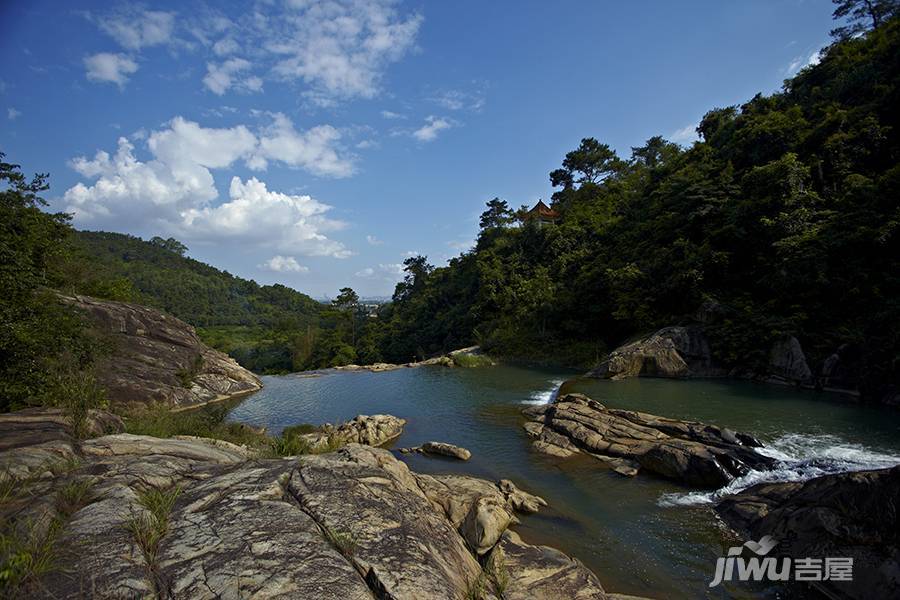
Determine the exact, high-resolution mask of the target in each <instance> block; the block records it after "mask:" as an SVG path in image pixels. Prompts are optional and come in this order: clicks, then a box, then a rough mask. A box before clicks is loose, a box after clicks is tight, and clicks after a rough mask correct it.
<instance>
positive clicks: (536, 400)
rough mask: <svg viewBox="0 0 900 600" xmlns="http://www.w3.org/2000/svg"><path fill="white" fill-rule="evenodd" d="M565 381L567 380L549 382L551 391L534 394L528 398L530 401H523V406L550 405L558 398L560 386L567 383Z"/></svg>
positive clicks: (539, 391)
mask: <svg viewBox="0 0 900 600" xmlns="http://www.w3.org/2000/svg"><path fill="white" fill-rule="evenodd" d="M565 381H566V380H565V379H553V380H551V381H548V382H547V384H548V385H549V386H550V387H549V389H544V390H538V391H536V392H532V393H531V396H529V397H528V400H522V404H550V403H551V402H553V399H554V398H556V393H557V392H558V391H559V386H561V385H562V384H563V383H565Z"/></svg>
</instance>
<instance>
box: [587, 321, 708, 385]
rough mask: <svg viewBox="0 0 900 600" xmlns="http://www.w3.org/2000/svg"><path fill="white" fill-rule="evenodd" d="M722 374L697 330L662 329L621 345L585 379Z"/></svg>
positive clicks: (703, 337)
mask: <svg viewBox="0 0 900 600" xmlns="http://www.w3.org/2000/svg"><path fill="white" fill-rule="evenodd" d="M722 375H725V371H724V370H723V369H721V368H719V367H717V366H716V365H715V362H714V361H713V358H712V353H711V351H710V348H709V341H707V339H706V336H705V335H704V334H703V330H702V329H701V328H700V327H699V326H689V327H680V326H676V327H666V328H664V329H660V330H659V331H657V332H656V333H654V334H653V335H650V336H648V337H645V338H642V339H639V340H637V341H634V342H631V343H629V344H625V345H624V346H620V347H619V348H616V349H615V350H613V351H612V352H610V354H609V356H608V357H607V358H606V359H605V360H604V361H603V362H601V363H600V364H599V365H598V366H597V367H596V368H595V369H593V370H591V371H590V372H589V373H588V374H587V376H588V377H598V378H605V379H624V378H626V377H675V378H682V377H717V376H722Z"/></svg>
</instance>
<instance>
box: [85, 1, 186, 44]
mask: <svg viewBox="0 0 900 600" xmlns="http://www.w3.org/2000/svg"><path fill="white" fill-rule="evenodd" d="M97 24H98V25H99V26H100V29H102V30H103V31H105V32H106V33H108V34H109V35H110V36H112V38H113V39H114V40H116V41H117V42H119V44H121V45H122V47H124V48H127V49H128V50H140V49H141V48H144V47H147V46H158V45H161V44H168V43H170V42H172V41H173V31H174V28H175V13H170V12H162V11H151V10H142V9H139V8H136V7H131V8H128V9H126V10H123V11H119V12H117V13H115V14H112V15H107V16H105V17H101V18H99V19H98V23H97Z"/></svg>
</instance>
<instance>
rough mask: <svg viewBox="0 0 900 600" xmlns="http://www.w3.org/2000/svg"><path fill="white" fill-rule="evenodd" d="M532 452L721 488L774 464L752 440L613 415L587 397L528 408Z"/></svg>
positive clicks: (710, 428)
mask: <svg viewBox="0 0 900 600" xmlns="http://www.w3.org/2000/svg"><path fill="white" fill-rule="evenodd" d="M523 413H524V414H525V415H526V416H527V417H529V418H531V419H532V420H533V421H532V424H526V431H527V432H528V434H529V435H531V436H532V437H534V438H535V442H534V447H535V449H536V450H538V451H541V452H548V450H549V452H548V453H550V454H554V455H556V456H566V453H573V454H574V453H577V452H585V453H588V454H589V455H591V456H593V457H595V458H597V459H599V460H601V461H604V462H606V463H607V464H608V465H609V466H610V467H611V468H613V469H615V470H616V471H617V472H619V473H621V474H623V475H629V476H631V475H635V474H636V473H637V471H638V469H639V468H642V469H645V470H647V471H651V472H653V473H656V474H657V475H662V476H663V477H667V478H670V479H675V480H678V481H682V482H683V483H687V484H689V485H693V486H697V487H706V488H717V487H721V486H722V485H725V484H726V483H728V482H729V481H731V480H732V479H734V478H735V477H739V476H741V475H744V474H746V473H747V472H748V471H749V470H751V469H766V468H770V467H771V466H772V464H773V463H774V460H773V459H771V458H768V457H766V456H763V455H762V454H759V453H758V452H755V451H754V450H753V449H752V448H754V447H758V446H759V445H760V443H759V441H758V440H756V439H755V438H753V437H752V436H749V435H746V434H742V433H736V432H733V431H731V430H728V429H722V428H719V427H716V426H714V425H707V424H704V423H697V422H691V421H679V420H676V419H667V418H664V417H658V416H656V415H650V414H647V413H641V412H634V411H626V410H617V409H609V408H606V407H605V406H603V405H602V404H600V403H599V402H595V401H594V400H591V399H590V398H588V397H587V396H584V395H583V394H568V395H566V396H563V397H561V398H557V399H556V400H555V401H554V402H553V403H552V404H549V405H545V406H541V407H534V408H529V409H526V410H525V411H523Z"/></svg>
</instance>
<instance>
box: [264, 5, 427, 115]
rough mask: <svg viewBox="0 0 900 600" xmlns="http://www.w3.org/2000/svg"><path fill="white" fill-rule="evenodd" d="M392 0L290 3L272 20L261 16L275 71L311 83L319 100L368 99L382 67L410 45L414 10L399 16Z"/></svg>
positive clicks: (415, 17) (417, 22) (417, 18)
mask: <svg viewBox="0 0 900 600" xmlns="http://www.w3.org/2000/svg"><path fill="white" fill-rule="evenodd" d="M394 4H395V3H394V2H393V0H373V1H369V2H362V1H359V0H336V1H332V2H309V1H307V0H294V1H289V2H288V5H289V7H291V8H293V9H295V10H290V11H288V12H287V13H286V14H285V15H283V16H281V18H279V19H277V20H273V19H266V21H265V29H264V33H265V34H266V44H265V48H266V49H267V50H268V51H270V52H271V53H273V54H274V55H275V56H277V60H276V63H275V66H274V71H275V73H276V74H278V75H280V76H281V77H283V78H284V79H287V80H301V81H303V82H304V83H306V84H307V85H308V86H310V88H311V89H310V90H309V92H308V94H309V96H310V97H311V98H312V99H313V100H315V101H317V102H319V103H322V104H327V103H329V102H332V101H334V100H335V99H349V98H356V97H362V98H372V97H374V96H375V95H376V93H377V92H378V90H379V84H380V80H381V77H382V74H383V72H384V69H385V68H386V66H387V65H388V64H390V63H392V62H396V61H398V60H400V59H401V58H402V57H403V56H404V55H405V54H406V53H407V52H408V51H409V50H410V49H412V48H413V46H414V44H415V39H416V35H417V34H418V31H419V27H420V26H421V24H422V16H421V15H418V14H413V15H408V16H401V15H399V14H398V13H397V11H396V10H395V9H394Z"/></svg>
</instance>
